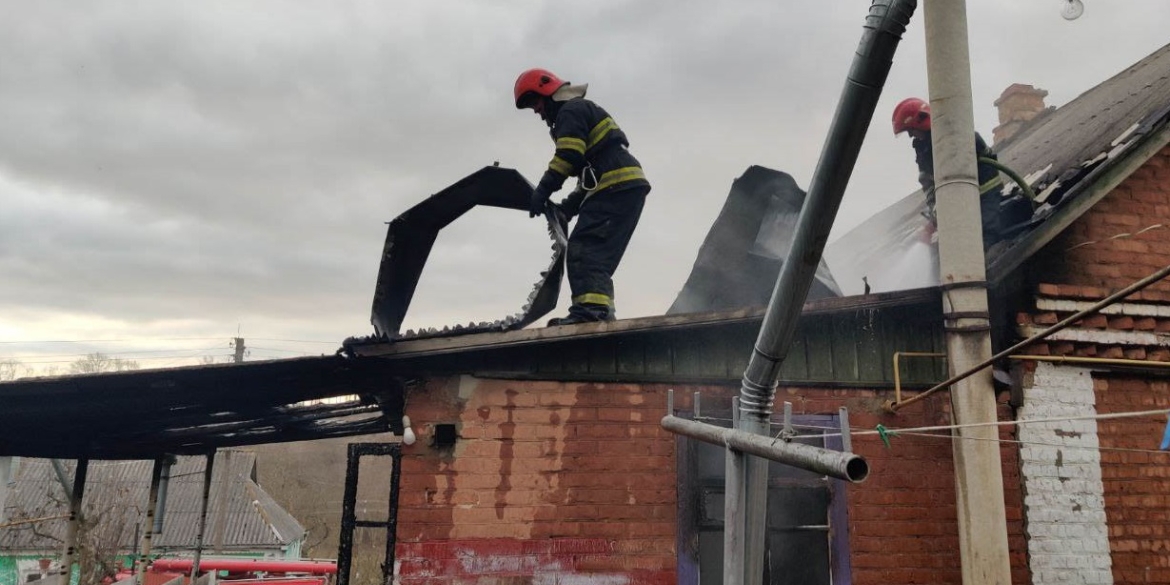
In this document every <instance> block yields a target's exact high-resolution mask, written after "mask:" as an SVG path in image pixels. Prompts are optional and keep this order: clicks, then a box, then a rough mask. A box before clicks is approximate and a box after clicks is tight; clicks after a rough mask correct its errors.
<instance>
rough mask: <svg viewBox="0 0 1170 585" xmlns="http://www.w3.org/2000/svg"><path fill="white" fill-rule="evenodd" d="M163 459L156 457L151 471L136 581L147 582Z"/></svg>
mask: <svg viewBox="0 0 1170 585" xmlns="http://www.w3.org/2000/svg"><path fill="white" fill-rule="evenodd" d="M162 468H163V460H162V459H155V460H154V467H153V469H152V470H151V472H150V496H149V497H148V499H147V502H146V520H145V521H144V522H143V523H142V552H141V554H140V556H139V557H138V570H137V571H136V573H137V574H136V575H135V577H134V582H135V583H138V585H142V584H143V583H144V582H146V567H147V566H148V565H149V564H150V543H151V540H152V539H153V537H154V510H155V508H156V507H157V506H158V486H159V484H160V483H161V482H162Z"/></svg>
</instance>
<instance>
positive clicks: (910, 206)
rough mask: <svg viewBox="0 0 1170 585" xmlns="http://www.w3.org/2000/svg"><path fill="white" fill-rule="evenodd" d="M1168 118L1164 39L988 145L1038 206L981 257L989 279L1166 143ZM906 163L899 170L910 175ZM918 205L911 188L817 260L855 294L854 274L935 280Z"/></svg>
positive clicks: (884, 287)
mask: <svg viewBox="0 0 1170 585" xmlns="http://www.w3.org/2000/svg"><path fill="white" fill-rule="evenodd" d="M1168 119H1170V45H1166V46H1165V47H1162V48H1161V49H1159V50H1157V51H1155V52H1154V53H1153V54H1151V55H1149V56H1148V57H1146V58H1145V59H1142V60H1141V61H1139V62H1137V63H1135V64H1133V65H1132V66H1130V67H1128V68H1126V69H1125V70H1124V71H1122V72H1120V73H1118V74H1117V75H1114V76H1113V77H1112V78H1110V79H1108V80H1106V81H1104V82H1102V83H1100V84H1098V85H1097V86H1096V87H1094V88H1092V89H1090V90H1089V91H1086V92H1085V93H1083V94H1081V95H1080V96H1078V97H1077V98H1076V99H1074V100H1072V101H1071V102H1069V103H1067V104H1065V105H1064V106H1061V107H1060V108H1057V109H1055V110H1054V111H1051V112H1050V113H1047V114H1045V115H1043V116H1041V117H1038V118H1036V119H1035V120H1033V121H1032V123H1030V124H1029V125H1028V126H1027V127H1025V128H1024V129H1023V130H1022V131H1021V132H1020V133H1019V134H1018V135H1016V136H1015V137H1013V138H1012V139H1011V140H1009V141H1005V142H1004V143H1002V144H998V145H996V150H997V156H998V158H999V160H1000V161H1001V162H1003V163H1005V164H1006V165H1007V166H1009V167H1011V168H1012V169H1014V170H1015V171H1016V172H1017V173H1018V174H1019V175H1020V176H1022V177H1024V178H1025V179H1027V180H1028V181H1030V183H1031V185H1032V188H1033V190H1034V191H1035V192H1036V193H1037V194H1039V195H1041V196H1042V197H1043V198H1044V200H1045V205H1043V206H1041V207H1040V209H1038V210H1037V212H1036V215H1035V216H1034V218H1033V220H1032V224H1031V226H1030V227H1029V228H1028V229H1025V230H1023V231H1022V232H1021V233H1019V234H1017V235H1016V236H1015V237H1014V239H1013V240H1012V241H1011V243H1010V245H1009V246H1008V247H1006V248H1005V249H1003V250H1002V251H999V252H997V253H995V254H994V255H993V256H992V257H990V258H989V263H988V264H989V266H988V280H989V281H992V282H998V281H999V280H1001V279H1003V278H1004V277H1005V276H1006V275H1007V274H1008V273H1010V272H1011V271H1012V270H1014V269H1015V268H1016V267H1017V266H1019V265H1020V264H1021V263H1022V262H1024V261H1025V260H1026V259H1027V258H1028V257H1030V256H1031V255H1032V254H1033V253H1035V252H1036V251H1037V250H1039V249H1040V248H1041V247H1042V246H1043V245H1044V244H1046V243H1048V242H1049V241H1050V240H1051V238H1052V237H1055V235H1057V234H1058V233H1059V232H1060V231H1061V230H1063V229H1064V228H1065V227H1067V226H1068V225H1069V224H1070V223H1072V222H1073V221H1075V220H1076V219H1077V218H1078V217H1079V216H1080V215H1081V214H1082V213H1084V212H1085V211H1086V210H1087V209H1088V208H1089V207H1091V205H1092V203H1095V200H1091V199H1090V197H1091V196H1092V197H1097V198H1099V197H1102V196H1104V195H1105V194H1106V193H1107V192H1101V193H1096V194H1090V193H1087V191H1089V190H1090V189H1089V187H1090V186H1092V185H1093V184H1094V183H1096V182H1097V180H1098V179H1099V178H1102V177H1103V176H1104V175H1106V173H1105V171H1106V170H1109V169H1113V168H1115V167H1116V166H1117V165H1119V164H1121V161H1124V160H1126V159H1127V158H1128V157H1130V155H1134V156H1140V155H1142V154H1143V153H1145V154H1146V155H1147V156H1148V154H1149V149H1148V147H1149V145H1148V144H1146V143H1147V139H1150V138H1153V137H1155V136H1158V137H1160V138H1159V139H1165V138H1164V136H1163V135H1164V128H1166V125H1167V121H1168ZM1154 146H1155V147H1160V146H1159V145H1154ZM909 154H910V153H909V147H907V156H908V157H909ZM910 160H911V159H909V158H907V161H908V162H907V165H908V166H907V168H906V172H907V173H913V172H917V171H916V170H915V169H914V167H913V166H912V165H910V163H909V161H910ZM1138 162H1144V161H1138ZM1014 188H1015V187H1014V184H1010V185H1009V187H1008V189H1007V190H1008V191H1010V190H1011V189H1014ZM925 208H926V205H925V200H924V198H923V196H922V192H921V191H917V192H915V193H912V194H910V195H908V196H906V197H905V198H903V199H902V200H901V201H899V202H897V203H895V204H894V205H892V206H890V207H889V208H887V209H886V210H883V211H881V212H879V213H878V214H876V215H874V216H873V217H871V218H870V219H868V220H866V221H865V222H863V223H862V224H861V225H859V226H858V227H856V228H854V229H853V230H851V231H849V233H847V234H845V235H844V236H842V237H841V238H839V239H837V240H836V241H834V242H832V243H831V244H829V246H828V248H827V249H826V250H825V258H826V259H827V261H828V263H829V268H830V269H831V270H832V271H833V276H834V277H836V279H837V282H838V284H840V285H841V288H842V289H843V290H844V291H845V293H846V294H856V293H860V292H861V289H862V287H863V286H864V285H863V283H862V280H861V277H862V276H868V281H869V284H870V285H871V286H872V290H873V292H885V291H893V290H899V289H901V288H905V287H907V286H914V287H921V286H934V285H937V284H938V282H937V281H938V275H937V269H936V265H937V259H936V257H935V256H934V254H935V251H934V247H933V246H931V245H930V244H928V243H926V242H924V241H923V239H922V233H923V232H922V228H923V227H924V226H925V225H926V220H925V219H923V218H922V217H921V216H920V215H919V213H920V212H921V211H923V210H925Z"/></svg>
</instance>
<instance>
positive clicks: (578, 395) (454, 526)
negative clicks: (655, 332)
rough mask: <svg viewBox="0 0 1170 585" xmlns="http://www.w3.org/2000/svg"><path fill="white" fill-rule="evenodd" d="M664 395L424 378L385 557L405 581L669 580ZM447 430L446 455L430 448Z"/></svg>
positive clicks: (671, 516) (669, 443) (413, 402)
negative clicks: (452, 441) (440, 429)
mask: <svg viewBox="0 0 1170 585" xmlns="http://www.w3.org/2000/svg"><path fill="white" fill-rule="evenodd" d="M665 404H666V395H665V390H663V389H660V388H649V387H647V388H642V387H639V386H633V385H620V384H608V385H605V386H599V385H591V384H567V383H559V382H513V381H503V380H477V379H473V378H469V377H463V378H457V379H451V380H433V381H431V382H430V383H429V384H428V385H427V387H425V388H422V389H417V390H413V391H411V393H410V395H409V396H408V397H407V413H408V414H409V415H410V417H411V421H412V423H413V424H414V427H415V432H416V433H417V434H418V442H417V443H416V444H415V445H414V446H412V447H407V448H405V449H404V450H403V461H402V472H403V473H402V490H401V494H400V500H399V506H400V509H399V516H398V535H399V545H398V547H397V555H398V560H399V561H400V563H399V569H398V571H399V574H400V575H401V577H402V581H401V582H402V583H403V584H404V585H410V584H412V583H453V584H455V583H483V582H485V581H483V580H482V579H483V578H489V577H491V578H497V579H498V580H499V581H498V582H500V583H510V582H512V581H509V579H515V580H516V581H515V582H517V583H518V582H521V581H523V582H525V583H578V582H580V583H602V584H604V583H623V584H627V585H639V584H651V585H657V584H666V583H674V582H675V580H676V579H675V552H674V551H675V532H676V530H675V515H676V513H675V509H676V493H677V488H676V482H675V477H676V473H675V459H674V444H675V443H674V437H673V435H670V434H668V433H666V432H665V431H663V430H662V429H661V428H660V427H659V424H658V423H659V421H660V420H661V419H662V415H663V414H664V411H665ZM434 423H455V424H457V426H458V431H459V436H460V438H459V440H458V441H457V442H456V445H455V447H454V448H453V449H450V450H436V449H433V448H430V447H428V444H429V442H430V441H431V440H432V438H433V435H434Z"/></svg>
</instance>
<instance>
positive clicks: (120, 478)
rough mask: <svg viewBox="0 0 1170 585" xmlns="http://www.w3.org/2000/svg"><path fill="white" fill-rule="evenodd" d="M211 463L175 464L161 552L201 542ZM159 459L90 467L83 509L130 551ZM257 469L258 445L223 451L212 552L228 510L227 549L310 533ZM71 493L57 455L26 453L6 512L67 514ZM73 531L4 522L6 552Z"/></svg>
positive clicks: (210, 529) (209, 540)
mask: <svg viewBox="0 0 1170 585" xmlns="http://www.w3.org/2000/svg"><path fill="white" fill-rule="evenodd" d="M227 453H231V455H230V456H228V455H227ZM229 460H230V463H229ZM205 462H206V458H205V457H198V456H183V457H178V458H177V460H176V462H175V464H174V465H173V466H172V467H171V479H170V481H169V485H168V489H167V499H166V507H165V513H164V516H163V520H164V523H163V530H162V533H161V534H157V535H155V536H154V538H153V540H152V547H153V548H154V549H155V550H157V551H160V552H165V551H168V550H169V551H174V550H193V549H194V548H195V542H196V538H197V533H198V530H199V512H200V507H201V506H202V497H203V477H204V474H203V470H204V465H205ZM64 465H66V466H67V470H66V476H67V477H70V478H72V475H73V469H74V467H75V464H74V463H73V462H64ZM152 465H153V462H152V461H93V462H91V463H90V465H89V472H88V478H87V480H86V483H85V485H86V487H85V497H84V500H83V501H84V508H83V515H84V516H85V517H88V518H99V517H100V518H101V520H99V521H98V522H97V523H98V527H97V529H96V530H97V536H98V537H99V538H101V539H103V540H106V541H107V542H108V541H114V540H116V541H117V542H118V543H119V548H120V549H121V550H122V551H126V552H129V551H134V550H137V548H138V544H139V543H138V542H136V540H135V539H136V537H139V536H140V535H141V532H140V531H141V522H142V519H143V517H144V515H145V514H144V511H145V509H146V506H147V501H148V497H149V491H150V478H151V469H152ZM229 467H230V469H229ZM255 468H256V455H255V454H254V453H252V452H250V451H221V452H220V453H219V454H217V456H216V460H215V465H214V467H213V473H212V484H211V496H210V498H209V500H208V513H207V529H206V530H207V532H206V533H205V535H204V540H203V542H204V547H205V550H212V547H213V546H214V545H215V543H216V541H217V538H218V534H219V528H218V521H219V520H218V519H219V518H220V517H221V513H220V510H221V509H223V510H224V514H223V517H224V519H225V522H224V529H223V544H224V549H225V550H228V551H266V550H280V549H282V548H284V547H286V546H288V545H290V544H292V543H294V542H297V541H300V540H302V539H303V538H304V536H305V528H304V527H303V526H301V524H300V523H299V522H297V520H296V519H295V518H293V517H292V516H291V515H290V514H289V513H288V512H286V511H285V510H284V508H282V507H280V505H279V504H277V503H276V501H274V500H273V499H272V497H271V496H269V495H268V493H267V492H265V491H264V490H263V489H262V488H261V487H260V486H259V485H257V484H256V482H255V480H254V476H255ZM225 471H226V472H227V476H226V478H227V486H226V491H224V487H225V486H224V484H223V481H224V479H225V476H224V473H225ZM66 499H67V498H66V496H65V491H64V489H63V488H62V486H61V484H60V482H59V481H58V479H57V476H56V474H55V472H54V471H53V466H52V463H51V461H50V460H47V459H22V460H21V462H20V468H19V470H18V471H17V473H16V479H15V485H14V486H13V487H12V489H11V491H10V492H9V495H8V501H7V503H6V505H5V510H6V512H7V513H6V517H7V518H8V519H9V521H15V520H20V519H26V518H43V517H47V516H57V515H61V514H64V513H66V512H67V506H66V503H65V502H66ZM65 529H66V521H65V520H64V519H54V520H48V521H44V522H40V523H36V524H20V525H16V526H13V527H9V528H0V551H7V552H21V551H29V552H34V551H51V550H57V549H58V548H60V546H61V539H63V537H64V534H65Z"/></svg>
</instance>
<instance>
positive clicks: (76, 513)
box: [54, 459, 89, 583]
mask: <svg viewBox="0 0 1170 585" xmlns="http://www.w3.org/2000/svg"><path fill="white" fill-rule="evenodd" d="M54 461H56V460H55V459H54ZM88 474H89V459H78V460H77V469H76V470H75V471H74V472H73V485H72V487H71V489H70V490H69V491H68V492H66V493H68V494H69V524H68V527H67V528H66V530H65V554H64V555H63V558H62V559H61V569H60V571H59V572H58V575H59V581H58V583H69V582H70V580H71V579H72V578H73V559H74V558H76V557H77V548H78V542H77V535H78V533H80V531H81V530H80V528H81V526H80V524H81V502H82V501H83V500H84V499H85V477H86V475H88Z"/></svg>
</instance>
